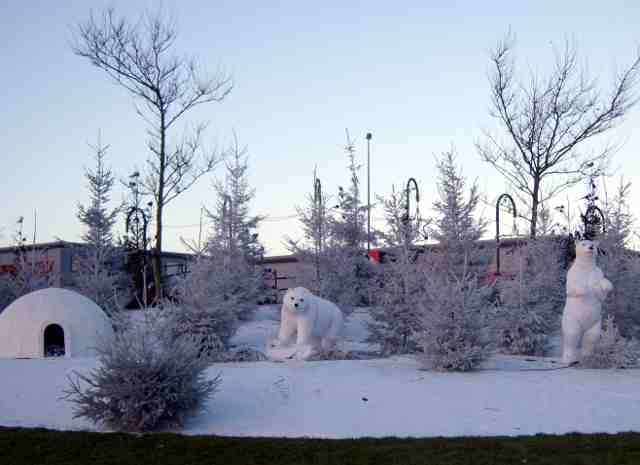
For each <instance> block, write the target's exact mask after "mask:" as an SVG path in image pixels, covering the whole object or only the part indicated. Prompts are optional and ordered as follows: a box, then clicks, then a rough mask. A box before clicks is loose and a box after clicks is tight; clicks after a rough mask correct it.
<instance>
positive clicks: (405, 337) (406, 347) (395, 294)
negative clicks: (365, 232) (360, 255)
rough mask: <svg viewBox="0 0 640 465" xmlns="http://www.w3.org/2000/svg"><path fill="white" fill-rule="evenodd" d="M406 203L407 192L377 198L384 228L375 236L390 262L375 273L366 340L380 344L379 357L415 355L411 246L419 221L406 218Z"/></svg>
mask: <svg viewBox="0 0 640 465" xmlns="http://www.w3.org/2000/svg"><path fill="white" fill-rule="evenodd" d="M406 199H407V191H406V190H403V191H400V192H398V191H396V190H395V188H392V191H391V194H390V195H389V197H388V198H386V199H385V198H382V197H379V198H378V201H379V202H380V203H381V204H382V205H383V209H384V215H385V222H386V226H387V228H386V230H385V231H381V232H379V236H380V238H381V239H382V240H383V243H384V246H385V249H386V251H387V256H388V257H391V258H389V259H387V260H386V262H385V264H384V265H383V266H382V267H380V268H378V269H377V273H376V275H377V276H376V282H377V283H378V286H377V289H376V291H375V294H376V295H375V299H374V300H375V304H374V305H373V306H372V307H371V316H372V317H373V320H372V321H371V323H370V324H369V325H368V326H369V332H370V337H369V340H370V341H371V342H375V343H378V344H380V349H381V353H382V354H383V355H390V354H395V353H407V352H413V351H415V349H416V348H417V345H416V341H415V338H414V334H415V333H417V332H418V331H419V330H420V328H421V322H420V314H419V312H418V311H417V308H418V296H419V295H420V294H421V288H422V277H421V274H420V265H419V264H418V263H417V259H418V249H417V248H416V246H415V244H416V242H417V241H418V240H419V239H420V232H421V230H422V224H423V220H422V219H421V218H420V217H417V218H415V219H410V218H409V214H408V212H407V209H406V206H407V202H406Z"/></svg>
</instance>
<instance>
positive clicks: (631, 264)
mask: <svg viewBox="0 0 640 465" xmlns="http://www.w3.org/2000/svg"><path fill="white" fill-rule="evenodd" d="M630 199H631V183H629V182H625V181H623V180H622V179H621V180H620V183H619V185H618V187H617V189H616V192H615V194H614V196H613V198H612V199H607V201H606V205H605V206H604V214H605V225H606V234H605V235H604V237H603V238H602V240H601V242H600V246H599V247H600V249H601V251H602V252H603V253H602V254H599V256H598V266H600V268H601V269H602V271H603V272H604V275H605V276H606V277H607V279H609V280H610V281H611V283H612V284H613V291H612V292H611V293H610V294H609V295H608V296H607V298H606V299H605V301H604V302H603V311H604V312H605V313H607V314H611V315H613V316H614V317H615V320H616V322H617V323H618V326H619V330H620V333H621V334H622V335H623V336H625V337H636V338H638V337H640V316H639V315H638V308H639V307H640V286H638V276H639V275H640V259H639V258H638V253H637V252H636V251H635V250H632V249H631V247H630V240H631V237H632V235H633V233H634V231H635V218H634V216H633V214H632V213H631V208H630V204H629V202H630Z"/></svg>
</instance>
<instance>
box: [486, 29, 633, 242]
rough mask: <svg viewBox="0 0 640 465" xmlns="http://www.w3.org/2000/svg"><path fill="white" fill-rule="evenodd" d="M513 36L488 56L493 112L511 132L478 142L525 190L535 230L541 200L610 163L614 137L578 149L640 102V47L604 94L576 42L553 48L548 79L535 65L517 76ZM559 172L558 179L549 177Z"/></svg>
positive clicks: (489, 158) (514, 183)
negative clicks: (581, 63)
mask: <svg viewBox="0 0 640 465" xmlns="http://www.w3.org/2000/svg"><path fill="white" fill-rule="evenodd" d="M514 43H515V42H514V38H513V36H512V35H511V34H510V33H508V34H507V35H506V36H505V37H504V38H503V39H502V40H501V41H499V42H498V44H497V45H496V47H495V48H494V50H493V51H492V53H491V57H490V61H491V65H492V69H493V71H492V73H491V75H490V77H489V83H490V88H491V110H490V114H491V116H493V117H494V118H496V119H497V120H498V122H499V123H500V125H501V126H502V127H503V128H504V130H505V132H506V135H507V138H506V139H507V140H506V141H504V142H502V141H499V140H498V139H496V138H495V137H494V136H492V135H491V134H489V133H485V139H486V142H485V143H482V144H481V143H477V144H476V147H477V150H478V153H479V155H480V157H481V158H482V159H483V160H484V161H486V162H487V163H489V164H491V165H492V166H493V167H494V168H495V169H496V170H497V171H498V172H499V173H500V174H501V175H503V176H504V177H505V178H506V180H507V181H508V182H509V183H510V184H511V185H512V186H513V187H514V188H515V189H516V190H517V191H519V192H520V193H522V194H524V197H525V198H526V199H527V204H528V208H529V209H530V212H531V215H530V217H529V219H528V220H529V222H530V235H531V236H532V237H535V235H536V226H537V218H538V206H539V205H540V203H541V202H544V201H546V200H548V199H549V198H551V197H553V196H554V195H556V194H558V193H560V192H561V191H563V190H564V189H566V188H568V187H570V186H573V185H575V184H576V183H577V182H580V181H581V180H582V179H584V177H585V176H586V175H587V171H589V172H590V173H593V172H601V170H604V169H605V167H606V165H607V161H608V159H609V158H610V156H611V155H612V153H613V152H614V151H615V146H613V145H611V144H608V145H607V146H605V148H604V149H602V150H600V151H597V152H595V153H588V152H584V151H582V150H579V149H580V148H581V147H582V146H583V145H584V144H585V142H587V141H590V140H591V139H593V138H595V137H597V136H600V135H602V134H604V133H605V132H607V131H609V130H611V129H613V128H615V127H616V126H617V125H618V124H619V123H620V122H621V121H622V119H623V117H624V116H625V115H626V114H627V112H628V111H629V110H631V108H632V107H633V106H634V105H635V104H636V103H637V101H638V98H637V96H636V95H635V93H634V89H635V85H636V84H637V81H638V77H639V75H640V51H639V53H638V54H637V55H636V58H635V59H634V61H633V62H632V63H631V65H630V66H629V67H628V68H625V69H624V71H623V72H622V73H620V74H618V76H617V77H616V79H615V81H614V82H613V84H612V87H611V90H610V91H609V93H608V94H605V93H603V92H602V91H600V90H599V88H598V86H597V85H596V80H595V79H594V78H591V77H589V76H587V75H586V72H585V71H583V70H580V69H579V68H578V54H577V50H576V47H575V46H574V45H572V44H569V43H565V46H564V48H563V49H562V50H560V51H558V50H555V65H554V68H553V70H552V71H551V73H550V74H549V76H547V78H546V79H541V78H540V77H539V76H537V75H536V74H534V73H531V75H530V76H529V79H528V83H527V84H524V83H519V82H516V79H515V76H516V69H515V65H514V61H513V59H512V57H511V55H512V53H513V48H514ZM556 178H558V179H560V182H558V183H555V184H549V181H550V180H552V179H556ZM543 184H544V189H545V195H544V196H543V195H542V187H543Z"/></svg>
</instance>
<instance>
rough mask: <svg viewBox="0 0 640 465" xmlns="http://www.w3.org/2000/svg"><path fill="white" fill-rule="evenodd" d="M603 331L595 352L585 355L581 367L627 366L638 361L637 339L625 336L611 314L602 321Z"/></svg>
mask: <svg viewBox="0 0 640 465" xmlns="http://www.w3.org/2000/svg"><path fill="white" fill-rule="evenodd" d="M602 323H603V324H602V333H601V335H600V339H599V340H598V342H597V343H596V345H595V347H594V349H593V352H592V353H591V354H590V355H587V356H586V357H584V358H583V359H582V360H581V361H580V363H579V365H578V366H579V367H581V368H625V367H629V366H632V365H635V364H636V363H637V361H638V355H639V353H638V346H637V344H636V342H635V341H633V340H628V339H625V338H623V337H622V336H621V335H620V333H619V331H618V328H617V327H616V325H615V324H614V321H613V316H611V315H609V316H608V317H607V318H606V319H605V320H604V321H603V322H602Z"/></svg>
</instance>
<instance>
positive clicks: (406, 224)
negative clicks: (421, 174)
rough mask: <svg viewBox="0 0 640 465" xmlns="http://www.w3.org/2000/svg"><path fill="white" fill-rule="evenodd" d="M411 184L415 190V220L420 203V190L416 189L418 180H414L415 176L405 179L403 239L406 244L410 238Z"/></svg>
mask: <svg viewBox="0 0 640 465" xmlns="http://www.w3.org/2000/svg"><path fill="white" fill-rule="evenodd" d="M411 184H413V187H414V188H415V190H416V220H417V219H418V212H419V208H418V204H419V203H420V190H419V189H418V182H417V181H416V180H415V178H409V180H408V181H407V187H406V195H407V206H406V208H407V216H406V221H405V224H404V227H405V240H406V242H407V245H409V239H410V236H409V235H410V229H409V228H410V227H411Z"/></svg>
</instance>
